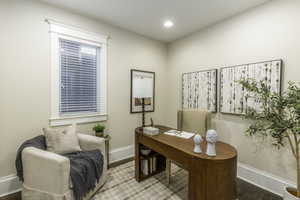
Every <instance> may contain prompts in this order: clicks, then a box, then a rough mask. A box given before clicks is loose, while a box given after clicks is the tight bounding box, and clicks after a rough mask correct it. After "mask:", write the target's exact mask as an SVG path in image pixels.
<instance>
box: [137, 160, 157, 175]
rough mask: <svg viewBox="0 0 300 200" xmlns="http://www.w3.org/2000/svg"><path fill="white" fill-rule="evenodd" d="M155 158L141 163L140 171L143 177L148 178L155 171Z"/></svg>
mask: <svg viewBox="0 0 300 200" xmlns="http://www.w3.org/2000/svg"><path fill="white" fill-rule="evenodd" d="M156 164H157V158H156V157H155V156H153V157H149V158H148V159H145V160H142V161H141V169H142V172H143V175H144V176H148V175H150V174H152V173H154V172H155V171H156V166H157V165H156Z"/></svg>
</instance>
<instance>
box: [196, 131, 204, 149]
mask: <svg viewBox="0 0 300 200" xmlns="http://www.w3.org/2000/svg"><path fill="white" fill-rule="evenodd" d="M202 141H203V139H202V137H201V135H199V134H196V135H195V136H194V143H195V147H194V152H195V153H202V150H201V146H200V144H201V142H202Z"/></svg>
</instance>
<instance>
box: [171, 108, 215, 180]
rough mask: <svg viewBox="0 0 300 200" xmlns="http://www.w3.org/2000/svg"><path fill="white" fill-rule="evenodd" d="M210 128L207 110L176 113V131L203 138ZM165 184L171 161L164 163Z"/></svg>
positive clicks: (179, 111) (209, 116) (189, 110)
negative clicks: (198, 135)
mask: <svg viewBox="0 0 300 200" xmlns="http://www.w3.org/2000/svg"><path fill="white" fill-rule="evenodd" d="M209 128H211V113H210V112H208V111H207V110H197V109H187V110H178V112H177V129H178V130H182V131H187V132H193V133H197V134H200V135H202V136H203V137H205V134H206V131H207V130H208V129H209ZM166 175H167V182H168V183H170V177H171V160H170V159H167V161H166Z"/></svg>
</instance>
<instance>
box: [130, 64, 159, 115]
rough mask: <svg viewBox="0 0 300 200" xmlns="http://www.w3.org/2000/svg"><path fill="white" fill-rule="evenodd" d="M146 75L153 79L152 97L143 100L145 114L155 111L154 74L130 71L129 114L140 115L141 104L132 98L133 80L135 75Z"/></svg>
mask: <svg viewBox="0 0 300 200" xmlns="http://www.w3.org/2000/svg"><path fill="white" fill-rule="evenodd" d="M143 74H145V75H147V76H149V75H150V76H152V77H153V97H152V98H149V99H145V112H154V111H155V72H152V71H143V70H138V69H131V70H130V113H142V104H141V102H140V100H138V99H135V98H133V96H132V94H133V88H134V87H133V79H134V77H135V75H143Z"/></svg>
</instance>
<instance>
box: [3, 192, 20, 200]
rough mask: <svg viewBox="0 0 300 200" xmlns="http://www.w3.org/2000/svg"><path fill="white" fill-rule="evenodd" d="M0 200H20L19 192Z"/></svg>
mask: <svg viewBox="0 0 300 200" xmlns="http://www.w3.org/2000/svg"><path fill="white" fill-rule="evenodd" d="M0 200H21V192H18V193H15V194H11V195H8V196H6V197H0Z"/></svg>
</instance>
